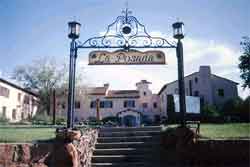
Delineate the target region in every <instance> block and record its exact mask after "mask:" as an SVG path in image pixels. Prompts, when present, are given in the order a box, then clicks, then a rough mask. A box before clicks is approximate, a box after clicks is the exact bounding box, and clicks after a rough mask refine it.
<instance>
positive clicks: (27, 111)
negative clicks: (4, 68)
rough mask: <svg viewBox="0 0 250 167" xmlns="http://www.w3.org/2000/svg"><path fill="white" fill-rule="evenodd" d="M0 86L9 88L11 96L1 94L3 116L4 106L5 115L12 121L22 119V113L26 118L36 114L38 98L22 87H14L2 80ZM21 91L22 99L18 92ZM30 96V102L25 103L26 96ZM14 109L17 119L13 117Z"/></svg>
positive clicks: (0, 112) (0, 108) (1, 113)
mask: <svg viewBox="0 0 250 167" xmlns="http://www.w3.org/2000/svg"><path fill="white" fill-rule="evenodd" d="M0 86H2V87H5V88H7V89H8V90H9V97H4V96H0V115H1V116H3V107H6V113H5V116H6V118H8V119H9V120H10V121H11V122H17V121H20V120H22V113H23V117H24V119H26V118H28V115H30V116H34V115H35V113H36V112H37V106H38V105H37V101H38V98H37V97H35V96H33V95H31V94H29V93H27V92H24V91H22V90H20V89H17V88H14V87H12V86H10V85H8V84H6V83H2V82H0ZM19 93H20V95H21V96H20V99H18V94H19ZM25 96H28V97H29V104H25V103H24V97H25ZM13 110H16V119H14V117H12V112H13Z"/></svg>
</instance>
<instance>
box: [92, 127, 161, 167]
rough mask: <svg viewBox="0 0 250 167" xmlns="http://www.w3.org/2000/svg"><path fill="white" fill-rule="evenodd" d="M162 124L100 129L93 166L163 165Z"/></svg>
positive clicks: (134, 166)
mask: <svg viewBox="0 0 250 167" xmlns="http://www.w3.org/2000/svg"><path fill="white" fill-rule="evenodd" d="M160 132H161V127H141V128H137V127H130V128H124V127H115V128H101V129H100V131H99V135H98V139H97V144H96V145H95V150H94V153H93V157H92V167H111V166H112V167H114V166H117V167H141V166H143V167H144V166H148V167H151V166H152V167H156V166H160V160H159V158H160V151H159V150H160Z"/></svg>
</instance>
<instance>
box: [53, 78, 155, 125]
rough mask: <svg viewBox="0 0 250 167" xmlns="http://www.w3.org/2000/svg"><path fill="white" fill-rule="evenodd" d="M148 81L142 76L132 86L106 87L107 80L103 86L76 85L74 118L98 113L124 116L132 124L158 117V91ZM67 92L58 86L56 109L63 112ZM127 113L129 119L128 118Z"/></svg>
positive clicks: (86, 117)
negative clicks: (150, 87) (132, 88)
mask: <svg viewBox="0 0 250 167" xmlns="http://www.w3.org/2000/svg"><path fill="white" fill-rule="evenodd" d="M149 84H151V83H150V82H148V81H146V80H142V81H140V82H138V83H136V89H135V90H109V84H104V86H103V87H92V88H91V87H89V88H80V87H78V88H77V89H76V90H77V91H76V97H75V99H76V100H75V116H74V117H75V121H81V120H86V119H89V118H93V117H95V118H96V117H98V114H99V117H100V118H105V117H114V116H117V117H119V118H121V117H122V118H121V119H123V117H124V121H125V122H127V123H128V124H133V125H135V124H139V122H141V121H142V119H149V120H151V121H154V120H155V119H158V120H159V117H160V109H159V99H158V95H157V94H153V93H152V91H151V90H150V89H149ZM66 94H67V93H62V91H59V90H57V94H56V95H57V97H56V104H57V106H56V112H57V113H59V114H61V115H64V116H66V113H67V103H66V102H67V96H65V95H66ZM97 105H98V107H97ZM126 116H128V117H130V119H128V120H127V119H126V118H125V117H126ZM131 116H132V117H131ZM131 121H132V123H131Z"/></svg>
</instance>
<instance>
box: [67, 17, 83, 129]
mask: <svg viewBox="0 0 250 167" xmlns="http://www.w3.org/2000/svg"><path fill="white" fill-rule="evenodd" d="M80 27H81V24H80V23H78V22H76V21H72V22H69V23H68V28H69V33H68V37H69V38H70V39H71V43H70V63H69V89H68V112H67V128H69V129H72V128H73V126H74V110H75V105H74V104H75V68H76V58H77V44H76V41H75V40H76V39H77V38H79V36H80Z"/></svg>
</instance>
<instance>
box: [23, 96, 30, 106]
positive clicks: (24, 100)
mask: <svg viewBox="0 0 250 167" xmlns="http://www.w3.org/2000/svg"><path fill="white" fill-rule="evenodd" d="M23 103H24V104H30V98H29V96H27V95H25V96H24V99H23Z"/></svg>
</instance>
